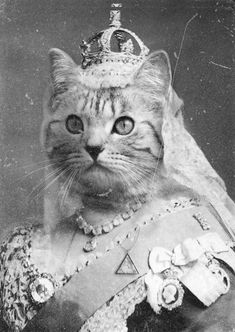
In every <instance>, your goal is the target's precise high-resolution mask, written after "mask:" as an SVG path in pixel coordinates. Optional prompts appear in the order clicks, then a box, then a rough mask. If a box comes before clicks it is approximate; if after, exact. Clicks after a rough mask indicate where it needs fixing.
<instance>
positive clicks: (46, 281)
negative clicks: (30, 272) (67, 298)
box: [29, 275, 55, 304]
mask: <svg viewBox="0 0 235 332" xmlns="http://www.w3.org/2000/svg"><path fill="white" fill-rule="evenodd" d="M29 292H30V295H31V298H32V300H33V302H34V303H36V304H41V303H45V302H46V301H48V300H49V299H50V298H51V297H52V296H53V295H54V293H55V287H54V283H53V281H52V280H51V278H50V277H49V276H48V275H41V276H40V277H37V278H35V279H34V280H32V281H31V282H30V284H29Z"/></svg>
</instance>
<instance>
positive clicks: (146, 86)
mask: <svg viewBox="0 0 235 332" xmlns="http://www.w3.org/2000/svg"><path fill="white" fill-rule="evenodd" d="M50 63H51V83H52V85H51V93H50V97H49V100H47V101H46V103H45V105H44V121H43V124H42V143H43V145H44V147H45V150H46V151H47V157H48V159H49V161H50V167H49V169H48V171H47V174H46V178H47V180H48V186H47V187H48V188H49V190H48V193H47V195H46V205H47V206H48V209H49V210H51V204H52V202H53V204H54V205H55V204H56V208H55V210H57V212H58V209H59V212H60V213H59V214H58V213H57V217H54V218H53V219H56V218H59V217H61V216H62V217H66V216H68V215H69V214H71V213H72V211H71V206H73V209H75V208H76V207H78V205H79V202H81V200H84V199H87V198H90V197H93V198H94V200H96V199H97V200H99V202H100V201H102V198H103V201H104V203H105V202H106V203H107V202H111V203H112V204H121V203H122V202H126V201H127V200H129V199H133V198H138V197H139V196H140V195H142V194H145V193H148V192H149V191H150V190H152V189H153V188H157V187H158V186H160V185H161V183H160V181H161V180H159V179H160V177H161V172H162V160H163V156H164V143H163V140H162V135H161V129H162V121H163V111H164V107H165V105H166V101H167V100H168V99H169V96H170V94H171V93H172V90H171V69H170V64H169V59H168V56H167V54H166V53H165V52H164V51H159V52H155V53H153V54H152V55H150V57H149V58H147V59H146V61H145V62H144V63H143V64H142V66H141V67H140V68H139V69H138V70H137V72H135V73H133V77H132V80H131V82H132V83H131V84H128V85H127V86H126V87H125V88H118V87H109V88H107V87H106V88H103V86H102V82H101V83H100V87H99V88H97V89H93V88H90V87H89V84H88V83H89V82H87V84H86V86H85V85H84V84H83V83H81V79H80V77H81V71H82V69H81V68H80V67H78V66H76V64H75V63H74V62H73V60H72V59H71V58H70V57H69V56H68V55H67V54H66V53H64V52H62V51H60V50H57V49H53V50H52V51H51V52H50ZM174 96H175V98H176V99H177V102H178V105H177V110H179V109H180V107H181V106H182V102H181V101H180V99H179V98H178V97H177V96H176V95H174ZM177 102H176V104H177ZM71 114H75V115H77V116H78V117H79V118H80V119H81V120H82V122H83V126H84V130H83V131H82V132H81V133H79V134H72V133H70V132H69V131H68V130H67V128H66V120H67V118H68V116H69V115H71ZM123 116H127V117H129V118H131V119H132V120H133V123H134V128H133V130H132V131H131V132H130V133H129V134H127V135H120V134H118V133H116V132H115V131H114V130H113V128H114V125H115V121H117V119H120V117H123ZM87 146H92V147H102V149H101V150H102V151H101V152H100V154H99V155H98V158H97V161H96V162H94V160H93V159H92V158H91V155H90V154H89V153H88V152H87ZM55 202H57V203H55ZM69 207H70V208H69ZM73 209H72V210H73ZM49 218H50V219H51V218H52V216H51V213H50V217H49Z"/></svg>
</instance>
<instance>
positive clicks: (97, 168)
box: [85, 161, 110, 173]
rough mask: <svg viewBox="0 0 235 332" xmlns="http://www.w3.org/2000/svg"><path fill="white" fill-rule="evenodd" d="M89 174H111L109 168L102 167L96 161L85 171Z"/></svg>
mask: <svg viewBox="0 0 235 332" xmlns="http://www.w3.org/2000/svg"><path fill="white" fill-rule="evenodd" d="M85 172H87V173H96V172H110V171H109V169H108V168H106V167H105V166H103V165H101V164H100V163H98V162H97V161H94V163H93V164H92V165H90V166H88V167H87V168H86V170H85Z"/></svg>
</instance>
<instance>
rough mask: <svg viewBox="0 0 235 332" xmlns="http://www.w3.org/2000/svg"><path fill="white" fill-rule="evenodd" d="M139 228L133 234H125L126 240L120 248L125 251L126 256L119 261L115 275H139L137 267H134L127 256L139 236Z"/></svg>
mask: <svg viewBox="0 0 235 332" xmlns="http://www.w3.org/2000/svg"><path fill="white" fill-rule="evenodd" d="M139 231H140V228H139V227H137V228H136V229H135V231H134V234H127V236H126V240H125V241H124V245H125V246H124V245H121V247H122V248H123V249H124V250H125V251H126V255H125V257H124V258H123V260H122V261H121V263H120V265H119V266H118V268H117V270H116V272H115V274H123V275H125V274H139V271H138V269H137V267H136V266H135V263H134V262H133V260H132V259H131V256H130V254H129V252H130V250H131V249H132V248H133V247H134V245H135V243H136V241H137V239H138V236H139Z"/></svg>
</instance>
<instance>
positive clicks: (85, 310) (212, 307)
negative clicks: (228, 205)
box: [0, 197, 235, 332]
mask: <svg viewBox="0 0 235 332" xmlns="http://www.w3.org/2000/svg"><path fill="white" fill-rule="evenodd" d="M147 210H148V209H147ZM137 224H138V226H139V227H140V231H139V235H138V239H137V241H136V243H135V244H134V246H133V248H131V250H130V251H128V252H127V253H126V254H128V255H129V256H128V257H129V258H130V260H131V261H129V263H130V262H131V263H130V265H129V267H128V266H127V267H126V268H127V270H125V266H124V267H123V266H122V269H123V270H122V271H121V273H117V272H118V269H119V268H120V264H119V263H120V262H123V257H124V258H125V257H126V256H125V253H124V252H123V248H122V247H120V245H119V243H118V241H119V242H120V239H121V240H123V238H125V237H126V236H127V234H130V233H129V230H130V229H133V225H137ZM40 228H41V226H40V225H39V226H29V227H21V228H18V229H16V230H15V231H14V232H13V233H12V234H11V236H10V237H9V238H8V239H7V241H6V242H5V243H4V244H3V245H2V247H1V255H0V257H1V258H0V259H1V261H0V262H1V265H0V266H1V270H0V304H1V306H0V308H1V316H2V318H3V320H2V323H1V324H2V325H0V326H1V331H14V332H15V331H26V332H27V331H31V332H33V331H35V332H36V331H37V332H40V331H44V332H45V331H50V332H53V331H58V332H59V331H71V332H73V331H81V332H83V331H86V332H88V331H89V332H98V331H107V332H109V331H110V332H117V331H121V332H124V331H130V332H132V331H133V332H134V331H152V332H154V331H161V332H163V331H185V332H186V331H201V332H202V331H207V332H209V331H213V332H214V331H230V332H231V331H233V328H234V327H235V315H234V310H235V279H234V273H235V253H234V251H233V242H232V238H231V234H230V231H229V230H228V229H226V228H225V227H224V224H223V223H222V222H221V219H220V217H219V216H218V214H217V212H216V210H215V209H214V208H213V207H211V206H209V205H208V204H205V203H204V202H203V201H201V200H199V199H198V198H197V199H194V198H190V199H189V198H185V197H183V198H179V199H177V200H171V201H167V202H165V204H163V205H162V206H161V207H160V208H159V207H156V208H155V209H154V211H152V210H151V209H149V213H147V214H146V212H145V213H144V214H143V213H142V212H141V211H139V212H137V214H135V215H134V216H133V217H132V218H130V219H129V220H127V221H126V222H125V223H124V224H123V225H121V226H120V227H117V228H116V229H115V231H114V232H117V234H118V238H117V242H115V243H114V244H113V243H112V245H111V246H110V247H109V248H107V243H108V242H109V240H110V239H113V236H114V233H113V232H110V233H107V234H104V235H102V236H101V240H100V243H99V246H98V247H99V248H98V249H99V250H100V252H99V255H97V256H96V253H92V254H90V253H87V257H89V259H87V260H85V261H84V254H81V256H82V259H81V260H80V266H78V268H77V270H76V272H75V273H73V274H72V275H70V276H68V275H60V276H52V275H49V274H48V273H47V271H42V270H40V269H39V267H37V266H35V264H34V263H33V262H32V259H31V258H32V256H31V254H32V247H31V239H32V235H33V234H34V232H37V231H38V230H40ZM123 236H124V237H123ZM115 239H116V238H115ZM80 240H81V246H82V242H83V240H84V241H85V235H82V234H81V237H80ZM188 240H190V241H191V242H190V245H189V246H187V241H188ZM124 241H125V240H124ZM192 241H196V243H197V244H198V243H199V244H200V246H202V247H203V248H204V249H205V250H203V252H200V253H199V254H198V255H197V254H196V256H195V252H190V251H191V249H190V248H192V246H193V244H192V243H193V242H192ZM179 244H181V248H184V250H183V251H182V250H181V252H178V254H177V255H178V260H179V262H180V260H181V263H177V262H174V263H172V257H173V256H172V257H171V258H170V259H166V257H165V256H164V257H165V258H164V259H163V261H162V260H161V259H160V260H159V261H158V263H160V264H161V263H164V264H168V265H167V266H168V267H169V266H171V267H172V266H174V267H175V266H180V268H181V267H182V268H183V269H184V268H185V269H186V270H185V271H186V272H185V271H184V274H185V275H186V279H185V278H184V277H180V278H178V279H179V280H180V283H176V285H177V287H178V291H179V293H178V294H177V296H176V297H175V298H174V299H173V302H168V303H165V305H164V304H163V303H162V305H161V307H160V309H159V310H158V309H157V308H156V306H155V304H156V303H155V304H154V303H153V302H154V301H152V300H151V294H152V295H153V294H155V293H154V291H155V289H153V290H154V291H152V290H151V289H150V288H151V287H150V288H149V286H148V282H147V279H146V276H147V275H149V273H150V274H151V275H152V274H153V273H152V272H153V271H151V269H153V270H154V269H155V267H154V266H153V263H151V260H150V256H151V252H153V251H154V248H158V249H159V248H162V249H164V250H167V253H168V254H169V255H170V256H171V254H170V253H172V252H174V250H175V252H176V253H177V250H176V248H177V247H178V248H179ZM185 248H186V249H187V248H188V250H189V253H188V254H185V252H186V251H187V250H186V251H185ZM98 249H97V250H98ZM36 250H40V248H39V249H36ZM102 250H104V252H103V254H102ZM172 250H173V251H172ZM198 250H199V251H200V250H201V249H200V248H199V247H197V248H196V253H198ZM182 252H184V257H183V263H182ZM44 254H46V252H45V253H44ZM208 254H210V257H209V258H208V259H209V260H207V261H205V257H206V256H205V255H208ZM91 255H92V256H91ZM177 255H176V256H177ZM211 255H212V256H213V257H211ZM153 256H154V255H153ZM170 256H169V257H170ZM204 256H205V257H204ZM187 257H190V258H189V259H188V258H187ZM201 257H204V260H202V261H201ZM129 258H128V259H129ZM167 261H168V262H167ZM199 261H201V263H200V264H202V265H204V268H205V269H207V270H208V269H209V264H208V262H209V263H210V262H213V264H214V263H215V265H216V267H217V268H219V270H220V272H221V271H222V276H223V280H222V284H223V285H224V286H225V288H224V289H223V290H221V289H220V288H219V287H220V286H219V285H217V283H214V284H213V282H214V279H213V278H212V279H211V275H208V274H207V272H206V273H205V275H204V270H203V269H202V270H200V269H199V270H198V269H195V266H197V263H198V262H199ZM87 262H88V263H87ZM169 262H170V263H169ZM154 264H155V263H154ZM169 264H170V265H169ZM213 264H212V266H213ZM121 265H122V264H121ZM128 268H129V270H128ZM130 269H132V271H131V272H132V273H130ZM133 269H136V271H134V272H135V273H134V272H133ZM166 270H168V268H167V269H165V270H164V271H166ZM194 270H195V271H194ZM154 271H155V270H154ZM164 271H163V272H164ZM119 272H120V271H119ZM122 272H123V273H122ZM155 272H156V271H155ZM161 273H162V272H161ZM213 273H214V272H213ZM155 275H159V273H155ZM188 275H189V278H187V276H188ZM213 276H214V274H213ZM217 277H218V276H217ZM172 278H173V277H172V276H171V275H170V276H169V275H166V278H165V279H164V281H167V280H172ZM187 279H188V280H187ZM40 280H41V281H43V280H44V281H45V280H46V282H45V283H44V284H43V282H41V284H40V282H39V283H38V284H37V285H36V287H32V285H34V286H35V282H38V281H40ZM174 280H175V279H174ZM174 282H175V281H174ZM177 282H178V281H177ZM179 284H180V285H179ZM210 284H211V286H210ZM212 284H213V285H212ZM42 285H44V286H45V288H47V291H48V294H46V295H45V293H43V291H42V289H41V288H40V287H41V286H42ZM51 285H53V287H54V289H53V290H52V292H51V293H50V291H51V288H50V286H51ZM37 286H39V287H37ZM150 286H151V285H150ZM216 288H218V292H217V293H216ZM49 293H50V294H49ZM150 293H151V294H150ZM43 294H44V296H43ZM39 295H40V296H41V295H42V297H41V299H42V301H41V302H40V301H39V299H40V296H39ZM38 296H39V297H38ZM177 297H178V298H177ZM208 299H209V300H208ZM175 303H176V304H177V303H178V304H177V305H175V306H174V304H175Z"/></svg>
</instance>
